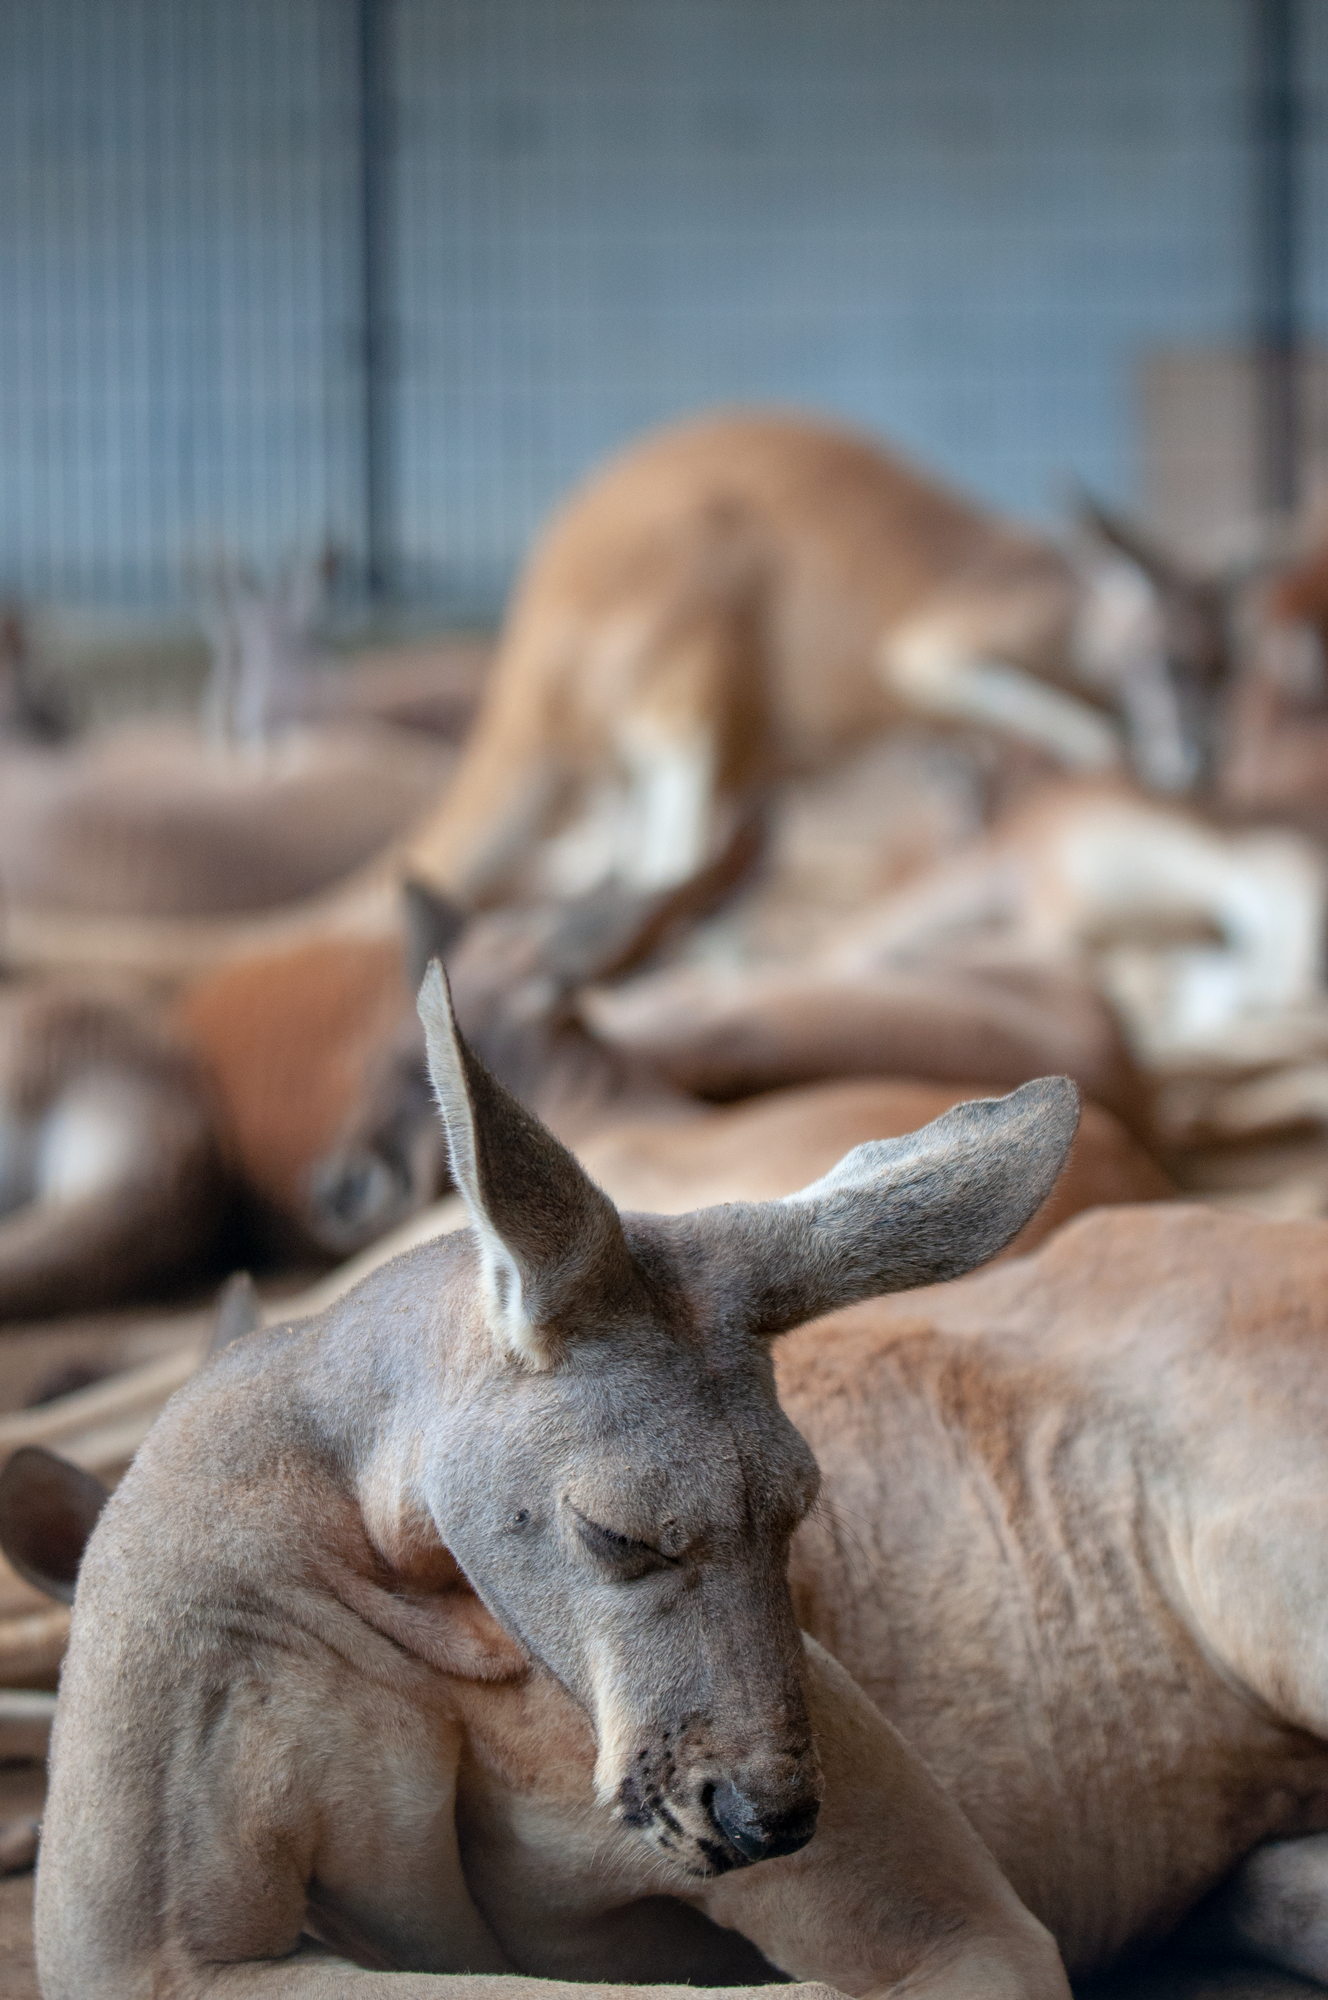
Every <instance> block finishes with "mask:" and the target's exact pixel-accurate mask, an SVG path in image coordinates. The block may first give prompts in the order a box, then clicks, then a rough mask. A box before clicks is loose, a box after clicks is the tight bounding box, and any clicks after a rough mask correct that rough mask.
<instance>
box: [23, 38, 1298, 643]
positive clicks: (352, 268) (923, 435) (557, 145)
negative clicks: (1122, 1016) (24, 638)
mask: <svg viewBox="0 0 1328 2000" xmlns="http://www.w3.org/2000/svg"><path fill="white" fill-rule="evenodd" d="M384 4H385V5H386V6H387V9H388V12H387V22H386V25H387V46H388V51H389V63H388V71H389V82H390V95H391V98H392V101H393V105H394V120H393V122H394V126H395V143H394V147H393V151H392V154H391V156H390V159H389V161H388V177H387V178H388V186H389V189H390V191H391V197H392V214H391V230H390V242H389V244H388V249H389V252H390V254H389V258H388V265H389V270H390V277H391V296H390V298H389V299H388V300H387V302H386V311H387V314H388V317H389V320H390V322H391V331H392V335H393V337H392V340H391V343H390V346H391V349H392V360H393V363H394V373H393V375H392V378H391V382H390V387H389V391H388V394H387V397H386V400H385V413H386V419H387V423H386V445H387V462H388V468H389V473H390V478H389V495H388V497H389V516H390V526H391V530H392V540H393V543H394V546H395V577H396V581H397V584H398V586H399V588H400V590H401V591H402V593H403V594H404V595H407V596H413V597H414V598H416V599H429V600H431V601H434V602H438V603H440V604H441V605H442V606H443V608H444V609H446V610H449V611H451V612H452V613H453V614H454V615H461V616H464V615H473V614H476V613H481V614H482V613H484V612H486V611H489V610H491V609H492V608H493V607H494V606H495V604H496V603H497V601H498V599H499V597H500V595H501V591H502V589H503V587H504V585H505V582H506V580H507V578H508V576H509V574H510V571H511V568H512V565H513V563H514V562H515V560H516V559H517V558H518V556H519V553H520V551H521V549H522V547H523V545H524V543H525V542H526V540H527V538H528V536H529V533H530V531H531V529H532V527H533V525H534V524H535V522H536V521H537V520H538V518H539V516H540V514H541V512H542V511H543V510H544V509H545V507H546V506H547V505H548V504H549V502H550V501H551V499H552V498H553V497H554V496H556V495H557V494H558V493H559V492H560V491H561V490H562V489H563V488H564V486H565V485H566V484H567V482H568V481H569V480H570V479H572V478H574V477H575V476H576V475H577V474H578V473H579V472H580V471H581V470H582V469H583V468H584V467H585V466H586V465H588V464H589V463H590V462H592V461H593V460H594V458H595V457H596V456H597V455H599V454H600V453H602V452H603V451H605V450H606V449H608V448H610V447H612V446H613V445H615V444H617V443H619V442H620V441H621V440H623V439H624V438H626V437H628V436H630V435H631V434H632V433H633V432H634V431H636V430H638V429H639V428H641V427H642V426H643V425H645V424H648V423H652V422H654V421H657V420H658V419H660V418H663V417H667V416H669V415H671V414H672V413H674V412H677V411H682V410H688V409H693V408H695V407H697V406H701V405H705V404H710V403H715V402H720V401H725V400H729V399H735V398H743V399H748V400H752V399H773V400H777V401H781V402H787V403H796V404H801V405H805V406H809V407H812V408H817V409H824V410H827V411H831V412H834V413H836V414H838V415H841V416H845V417H848V418H851V419H853V420H855V421H858V422H861V423H864V424H867V425H870V426H872V427H874V428H876V429H879V430H881V431H883V432H885V433H886V434H887V435H889V436H892V437H893V438H895V439H896V440H898V441H899V442H900V443H902V444H903V445H904V446H906V447H907V448H908V449H910V450H912V451H913V452H915V453H917V454H918V455H920V456H922V457H925V458H927V459H928V460H930V461H932V462H933V463H934V464H935V465H937V466H939V467H940V468H942V469H943V470H944V471H946V472H947V473H949V474H950V475H952V476H953V477H954V478H956V479H958V480H961V481H964V482H966V483H968V484H969V485H970V486H972V487H974V488H975V489H976V490H977V491H979V492H980V493H983V494H986V495H988V496H989V497H991V498H992V499H994V500H997V501H999V502H1001V503H1003V504H1005V505H1007V506H1010V507H1013V508H1017V509H1020V510H1023V511H1027V512H1033V513H1037V512H1041V511H1045V510H1047V509H1048V508H1049V507H1051V506H1052V505H1054V502H1055V498H1056V488H1057V482H1058V480H1060V479H1061V478H1062V477H1063V476H1064V475H1066V474H1070V473H1073V474H1077V475H1080V476H1082V477H1084V478H1087V479H1089V480H1091V481H1093V482H1095V483H1096V484H1098V485H1100V486H1102V487H1105V488H1107V489H1108V490H1110V491H1113V492H1115V493H1117V494H1119V495H1121V496H1124V497H1128V496H1129V495H1131V493H1132V492H1134V491H1135V490H1136V489H1137V485H1138V448H1139V439H1138V436H1137V427H1136V425H1135V420H1134V378H1135V370H1136V365H1137V362H1138V358H1139V356H1140V354H1141V352H1143V351H1144V350H1146V349H1149V348H1151V347H1156V346H1176V345H1188V344H1193V343H1217V344H1221V343H1229V342H1239V341H1240V340H1241V339H1242V338H1243V337H1244V335H1245V332H1246V329H1247V326H1248V324H1249V319H1250V313H1251V303H1252V302H1251V297H1250V272H1251V269H1252V258H1251V246H1250V238H1249V220H1250V216H1249V199H1248V186H1249V181H1248V175H1249V152H1248V134H1247V126H1246V106H1245V98H1244V81H1245V59H1246V39H1245V38H1246V31H1247V15H1246V6H1245V0H384ZM1302 12H1303V14H1304V16H1305V18H1306V24H1307V28H1308V30H1309V32H1308V35H1307V38H1306V65H1305V78H1304V80H1305V83H1306V85H1307V88H1308V92H1309V96H1310V98H1311V109H1312V111H1313V112H1314V114H1315V117H1314V122H1313V123H1312V125H1311V130H1310V140H1309V147H1308V151H1309V154H1310V185H1311V192H1312V195H1313V205H1312V207H1311V212H1310V221H1309V224H1308V227H1307V249H1308V252H1309V265H1310V280H1311V283H1310V306H1311V312H1312V315H1313V317H1314V318H1315V320H1316V322H1320V323H1321V322H1322V320H1323V318H1324V316H1325V312H1326V311H1328V244H1326V243H1325V242H1324V240H1323V231H1322V230H1321V229H1315V228H1314V226H1313V225H1314V219H1315V218H1316V217H1318V216H1322V215H1324V214H1325V213H1328V208H1325V197H1328V144H1326V143H1325V133H1324V130H1323V126H1322V121H1321V120H1320V118H1319V116H1318V112H1319V106H1320V105H1321V103H1322V101H1323V96H1324V92H1325V90H1328V24H1326V23H1325V15H1326V14H1328V9H1324V8H1323V7H1321V6H1319V5H1317V4H1314V0H1302ZM356 27H357V9H356V5H355V0H209V3H208V4H205V0H0V589H3V588H10V589H21V590H25V591H29V592H35V593H38V594H61V595H64V596H83V597H102V598H108V597H120V598H124V599H140V600H159V601H164V600H167V599H169V598H170V597H171V596H173V595H177V594H178V593H179V591H180V589H181V580H182V575H183V572H184V568H185V565H186V564H187V562H188V561H189V560H191V559H193V560H197V559H198V558H200V557H202V556H206V555H207V554H208V553H209V551H210V550H212V549H213V548H215V547H218V546H221V545H224V546H226V547H227V548H229V549H232V550H235V551H240V552H247V553H249V554H251V555H253V556H254V557H255V558H256V559H258V560H261V561H271V560H272V559H274V558H275V557H276V556H278V555H280V554H281V553H283V552H285V551H291V550H294V549H295V548H297V547H300V546H303V547H312V546H314V545H315V544H316V543H317V542H318V541H319V540H320V539H321V538H322V537H323V536H325V535H331V536H332V537H333V538H335V539H337V540H338V541H340V542H341V543H342V544H343V546H345V547H347V548H348V549H350V550H352V551H354V550H356V549H358V548H359V547H360V546H361V544H362V538H363V528H364V520H363V486H364V482H363V437H362V428H361V426H362V414H363V395H362V388H363V384H362V376H361V363H362V358H363V345H362V334H363V324H362V318H361V306H362V299H361V282H360V263H359V255H360V243H359V226H360V198H359V155H358V144H359V125H358V110H357V105H358V98H357V71H356V57H357V46H358V44H357V37H356Z"/></svg>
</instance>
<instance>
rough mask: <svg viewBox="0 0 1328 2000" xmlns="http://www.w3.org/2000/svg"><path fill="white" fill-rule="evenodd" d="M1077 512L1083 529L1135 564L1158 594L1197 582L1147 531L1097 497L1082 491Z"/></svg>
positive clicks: (1180, 588)
mask: <svg viewBox="0 0 1328 2000" xmlns="http://www.w3.org/2000/svg"><path fill="white" fill-rule="evenodd" d="M1074 511H1075V518H1076V519H1077V521H1078V523H1079V525H1080V527H1081V528H1083V529H1084V530H1085V531H1086V532H1087V533H1088V534H1089V535H1090V536H1092V537H1093V538H1094V539H1095V540H1096V541H1099V542H1104V543H1105V544H1106V546H1107V547H1108V548H1110V549H1114V550H1115V551H1116V553H1117V554H1118V555H1122V556H1125V557H1126V558H1127V560H1128V561H1130V562H1132V563H1134V564H1135V565H1136V567H1137V568H1139V569H1141V570H1142V571H1143V573H1144V575H1145V576H1146V577H1147V578H1148V580H1149V582H1150V583H1153V584H1156V586H1157V588H1158V589H1159V590H1187V589H1191V588H1192V587H1193V586H1194V584H1195V583H1197V582H1198V580H1199V579H1198V578H1197V577H1196V576H1194V575H1192V574H1191V572H1190V571H1189V569H1188V568H1187V567H1186V566H1185V564H1184V563H1182V562H1181V561H1180V560H1179V558H1178V557H1176V556H1175V555H1173V554H1172V553H1171V552H1170V551H1169V550H1167V549H1164V548H1163V547H1162V545H1161V543H1160V542H1158V541H1157V540H1156V539H1155V538H1154V537H1153V535H1152V534H1150V533H1149V531H1148V530H1147V529H1146V528H1143V527H1141V526H1140V525H1139V523H1138V522H1137V521H1131V520H1129V519H1128V518H1127V517H1126V516H1125V515H1124V514H1122V513H1121V512H1120V510H1119V509H1118V508H1115V507H1109V506H1108V505H1107V504H1106V502H1105V501H1103V500H1099V499H1097V497H1096V496H1095V495H1094V494H1091V493H1088V492H1085V491H1083V490H1082V489H1081V490H1080V491H1079V492H1077V493H1076V494H1075V496H1074Z"/></svg>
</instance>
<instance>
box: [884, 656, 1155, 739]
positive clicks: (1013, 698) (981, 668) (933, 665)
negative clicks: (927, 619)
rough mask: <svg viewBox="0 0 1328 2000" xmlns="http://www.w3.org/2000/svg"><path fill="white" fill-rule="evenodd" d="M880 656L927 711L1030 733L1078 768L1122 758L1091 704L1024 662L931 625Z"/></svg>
mask: <svg viewBox="0 0 1328 2000" xmlns="http://www.w3.org/2000/svg"><path fill="white" fill-rule="evenodd" d="M878 661H879V666H880V669H881V672H882V675H883V678H884V679H885V681H886V682H887V684H888V685H889V686H891V687H892V688H893V689H894V690H895V692H896V693H897V694H899V695H901V696H902V697H903V699H904V700H905V701H907V702H908V703H909V704H910V705H911V706H912V707H915V708H918V709H921V710H923V711H924V712H930V713H931V714H934V715H952V716H957V717H959V718H960V719H962V720H966V721H970V722H979V723H986V724H988V725H990V726H992V727H994V728H997V729H1002V730H1006V731H1008V732H1010V733H1011V734H1012V735H1015V736H1023V737H1026V738H1027V739H1028V740H1029V741H1030V742H1032V743H1040V744H1042V745H1044V746H1045V747H1046V748H1047V749H1048V750H1050V751H1051V752H1052V754H1053V756H1056V757H1059V758H1060V759H1061V761H1062V762H1063V763H1065V764H1067V765H1069V766H1070V768H1071V769H1072V770H1080V771H1101V770H1106V769H1108V768H1109V767H1110V766H1111V765H1113V764H1116V763H1119V761H1120V751H1121V745H1120V738H1119V735H1118V734H1117V731H1116V730H1115V728H1114V727H1113V725H1112V724H1111V722H1110V721H1109V720H1108V719H1107V717H1106V716H1104V715H1100V714H1099V713H1098V711H1097V710H1096V709H1094V708H1090V707H1089V706H1088V704H1087V702H1082V701H1076V700H1075V699H1074V696H1073V695H1068V694H1063V693H1062V692H1061V690H1060V689H1059V688H1054V687H1049V686H1047V685H1046V683H1045V682H1043V681H1039V680H1036V679H1035V678H1034V677H1033V675H1032V674H1026V673H1024V672H1023V671H1022V670H1021V669H1020V668H1019V667H1012V666H1008V665H1006V664H1005V663H1004V662H1002V661H998V660H982V659H977V658H974V657H973V656H972V655H971V654H966V653H963V652H960V651H958V650H957V649H956V646H955V642H954V640H953V638H952V637H950V636H949V635H948V634H946V633H943V632H939V631H936V630H933V629H930V628H922V629H918V628H914V629H913V630H912V631H908V632H902V633H895V634H893V635H892V636H891V637H890V639H889V640H888V641H886V643H885V644H884V645H883V646H882V647H881V649H880V653H879V655H878Z"/></svg>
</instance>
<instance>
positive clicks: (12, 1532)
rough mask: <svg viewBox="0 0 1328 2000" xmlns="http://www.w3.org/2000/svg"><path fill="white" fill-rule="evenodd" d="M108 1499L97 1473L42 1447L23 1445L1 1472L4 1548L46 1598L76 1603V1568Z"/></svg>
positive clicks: (0, 1544) (1, 1538)
mask: <svg viewBox="0 0 1328 2000" xmlns="http://www.w3.org/2000/svg"><path fill="white" fill-rule="evenodd" d="M106 1499H107V1491H106V1488H105V1487H104V1486H103V1485H102V1483H101V1481H100V1479H98V1478H97V1477H96V1475H95V1474H93V1473H91V1472H84V1471H83V1470H82V1469H81V1468H80V1467H79V1466H77V1465H71V1464H70V1462H69V1460H68V1459H67V1458H57V1457H56V1455H55V1453H54V1452H53V1451H46V1450H44V1449H43V1448H42V1446H41V1445H36V1444H27V1445H23V1446H22V1447H21V1449H20V1450H18V1451H16V1452H14V1453H13V1454H12V1455H11V1456H10V1457H9V1458H8V1459H7V1460H6V1462H5V1467H4V1470H3V1472H0V1549H3V1551H4V1553H5V1556H6V1558H7V1560H8V1562H9V1565H10V1567H11V1569H14V1570H16V1571H17V1572H18V1574H19V1575H20V1576H21V1577H22V1578H23V1580H24V1581H25V1583H31V1584H34V1585H35V1586H36V1588H37V1589H38V1590H44V1591H45V1592H46V1595H47V1596H48V1597H55V1598H58V1599H59V1601H60V1602H61V1603H62V1604H72V1603H73V1601H74V1584H75V1582H76V1581H77V1578H78V1566H79V1564H80V1563H81V1562H82V1560H83V1551H84V1549H85V1548H86V1547H87V1543H88V1537H89V1535H90V1534H91V1533H92V1530H93V1529H94V1528H95V1527H96V1525H97V1516H98V1515H99V1514H100V1513H101V1510H102V1508H103V1507H104V1506H105V1504H106Z"/></svg>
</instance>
